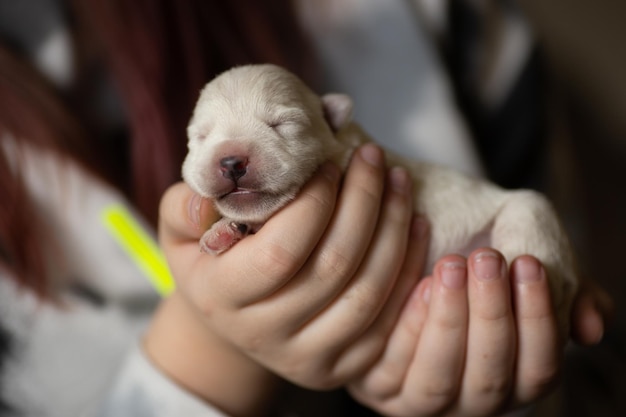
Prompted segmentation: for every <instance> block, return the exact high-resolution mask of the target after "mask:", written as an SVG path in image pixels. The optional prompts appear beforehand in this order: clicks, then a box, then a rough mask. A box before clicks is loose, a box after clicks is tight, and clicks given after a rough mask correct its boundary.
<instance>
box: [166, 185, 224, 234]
mask: <svg viewBox="0 0 626 417" xmlns="http://www.w3.org/2000/svg"><path fill="white" fill-rule="evenodd" d="M219 218H220V215H219V213H217V211H216V210H215V209H214V207H213V204H212V203H211V201H210V200H208V199H205V198H202V197H200V196H199V195H198V194H196V193H195V192H194V191H192V190H191V188H189V186H188V185H187V184H185V183H184V182H178V183H176V184H174V185H172V186H171V187H169V188H168V189H167V190H166V191H165V193H164V194H163V197H162V198H161V204H160V206H159V241H160V243H161V245H162V246H169V245H171V244H181V243H187V242H190V241H193V242H196V243H197V241H198V239H200V237H201V236H202V235H203V234H204V232H205V231H206V230H207V229H208V228H209V227H210V226H211V225H212V224H213V223H214V222H215V221H217V220H218V219H219Z"/></svg>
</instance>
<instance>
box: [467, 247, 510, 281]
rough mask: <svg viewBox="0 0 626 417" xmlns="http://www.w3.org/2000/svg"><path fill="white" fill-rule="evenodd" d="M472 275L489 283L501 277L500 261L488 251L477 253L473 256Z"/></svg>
mask: <svg viewBox="0 0 626 417" xmlns="http://www.w3.org/2000/svg"><path fill="white" fill-rule="evenodd" d="M474 273H475V274H476V277H477V278H478V279H481V280H483V281H490V280H494V279H498V278H500V277H502V275H504V274H503V269H502V259H501V258H500V256H498V254H496V253H495V252H492V251H490V250H485V251H482V252H479V253H477V254H476V255H475V256H474Z"/></svg>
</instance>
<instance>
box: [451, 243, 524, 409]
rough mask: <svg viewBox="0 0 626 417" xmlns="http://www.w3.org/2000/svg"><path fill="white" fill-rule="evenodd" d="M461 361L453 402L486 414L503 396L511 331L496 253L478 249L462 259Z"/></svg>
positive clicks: (503, 270)
mask: <svg viewBox="0 0 626 417" xmlns="http://www.w3.org/2000/svg"><path fill="white" fill-rule="evenodd" d="M468 266H469V285H468V299H469V310H470V315H469V330H468V339H467V353H466V355H467V358H468V360H467V362H466V364H465V371H464V375H463V381H462V390H461V393H460V397H459V403H458V407H459V408H460V409H461V410H463V412H464V413H465V415H491V414H493V413H494V412H495V411H497V410H498V408H499V407H500V406H501V405H502V404H503V403H504V402H505V401H506V400H507V399H508V398H509V395H510V390H511V389H512V383H513V373H514V368H515V359H516V356H515V354H516V331H515V321H514V318H513V311H512V310H513V308H512V303H511V296H510V294H511V292H510V285H509V279H508V268H507V265H506V262H505V260H504V259H503V257H502V255H500V253H498V252H496V251H494V250H492V249H480V250H477V251H475V252H474V253H472V254H471V255H470V257H469V258H468Z"/></svg>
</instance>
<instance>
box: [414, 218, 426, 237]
mask: <svg viewBox="0 0 626 417" xmlns="http://www.w3.org/2000/svg"><path fill="white" fill-rule="evenodd" d="M427 233H428V220H426V218H425V217H422V216H420V215H416V216H413V221H412V223H411V237H412V238H414V239H418V240H421V239H423V238H424V237H426V234H427Z"/></svg>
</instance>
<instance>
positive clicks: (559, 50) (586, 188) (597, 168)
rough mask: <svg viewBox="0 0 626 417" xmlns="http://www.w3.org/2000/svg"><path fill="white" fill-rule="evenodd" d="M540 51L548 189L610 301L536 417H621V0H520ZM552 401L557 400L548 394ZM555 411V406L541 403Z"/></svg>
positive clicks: (625, 389)
mask: <svg viewBox="0 0 626 417" xmlns="http://www.w3.org/2000/svg"><path fill="white" fill-rule="evenodd" d="M520 4H521V6H522V8H523V10H524V11H525V12H526V14H527V16H528V19H529V21H530V22H531V24H532V25H533V28H534V30H535V33H536V36H537V39H538V41H539V43H540V45H541V47H542V50H543V53H544V55H545V57H546V62H547V67H548V70H549V76H550V81H551V86H552V88H554V90H555V91H554V100H553V101H552V103H551V106H552V108H551V111H552V112H554V114H555V116H556V117H555V118H554V123H553V126H552V136H551V147H550V151H549V164H548V166H549V174H550V175H549V176H548V178H547V179H548V183H547V186H548V188H547V190H548V193H549V194H550V195H551V197H552V198H553V199H554V201H555V202H556V204H557V207H558V209H559V211H560V212H561V213H562V215H563V216H564V218H565V219H566V223H567V226H568V228H569V230H570V232H571V233H572V236H574V240H575V244H576V249H577V251H578V254H579V260H580V263H581V267H582V270H583V271H584V273H585V274H586V275H587V277H588V278H590V279H593V280H595V281H597V282H599V283H600V284H601V285H602V286H604V288H606V289H607V290H608V291H609V292H610V293H611V294H612V296H613V297H614V299H615V301H616V306H617V309H616V315H615V318H614V322H613V324H612V326H611V327H610V328H609V330H608V331H607V332H606V334H605V338H604V341H603V342H602V343H601V344H600V345H599V346H597V347H594V348H591V349H580V348H572V349H571V350H570V351H569V355H568V357H567V361H568V363H567V367H566V368H565V373H564V374H563V385H562V388H561V390H560V392H559V395H560V397H559V395H557V396H556V397H554V398H553V399H552V400H554V403H552V404H550V405H549V406H548V404H546V405H545V407H546V408H545V415H548V416H549V415H562V416H607V417H608V416H623V415H626V310H625V309H624V308H623V305H624V304H625V303H626V265H625V264H624V262H623V259H624V257H625V252H624V251H625V250H626V243H625V242H624V236H626V82H625V81H624V74H626V47H625V46H624V41H625V40H626V25H624V21H625V19H626V3H624V2H622V1H618V0H617V1H616V0H599V1H588V0H571V1H563V0H553V1H549V2H546V1H540V0H528V1H523V2H520ZM555 398H556V399H555ZM549 407H555V408H552V409H551V408H549Z"/></svg>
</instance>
